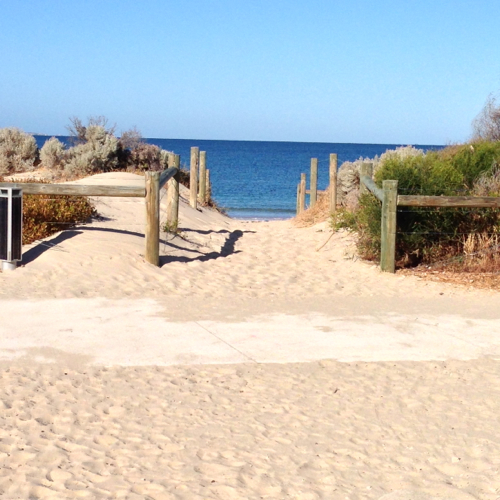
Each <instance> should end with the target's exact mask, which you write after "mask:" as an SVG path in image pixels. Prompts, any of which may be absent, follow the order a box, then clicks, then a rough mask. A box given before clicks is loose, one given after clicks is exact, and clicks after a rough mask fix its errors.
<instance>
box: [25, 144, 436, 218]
mask: <svg viewBox="0 0 500 500" xmlns="http://www.w3.org/2000/svg"><path fill="white" fill-rule="evenodd" d="M35 138H36V140H37V143H38V146H39V147H41V146H42V145H43V143H44V142H45V140H46V139H48V137H47V136H35ZM59 139H60V140H62V141H63V142H67V139H68V138H67V137H59ZM146 141H147V142H149V143H151V144H156V145H157V146H160V147H161V148H163V149H166V150H168V151H173V152H174V153H176V154H179V155H180V156H181V166H182V165H184V166H185V167H186V168H188V169H189V158H190V148H191V147H192V146H197V147H199V148H200V151H206V152H207V168H208V169H210V178H211V182H212V194H213V197H214V199H215V200H216V202H217V204H218V205H219V206H220V207H221V208H223V209H224V210H225V211H226V212H227V214H228V215H229V216H231V217H234V218H239V219H249V220H263V219H264V220H265V219H286V218H290V217H293V216H294V215H295V208H296V198H297V184H298V183H299V181H300V174H301V173H302V172H304V173H306V174H307V178H308V183H309V171H310V164H311V158H318V189H325V188H326V187H327V186H328V176H329V174H328V169H329V158H330V153H337V155H338V165H339V167H340V165H341V164H342V163H343V162H345V161H354V160H357V159H358V158H360V157H362V158H373V157H375V156H377V155H378V156H379V155H381V154H382V153H384V152H385V151H387V150H388V149H394V148H396V147H398V146H402V145H404V146H406V144H345V143H313V142H266V141H212V140H194V139H193V140H192V139H146ZM415 147H418V148H420V149H424V150H429V149H441V148H442V147H443V146H438V145H415Z"/></svg>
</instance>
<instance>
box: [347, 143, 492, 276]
mask: <svg viewBox="0 0 500 500" xmlns="http://www.w3.org/2000/svg"><path fill="white" fill-rule="evenodd" d="M498 150H499V152H500V148H499V149H498ZM496 151H497V150H496V149H495V148H493V147H492V144H491V143H489V144H488V143H484V144H483V143H482V144H479V145H478V147H477V148H476V146H474V149H471V148H470V146H469V145H464V146H460V147H454V148H451V150H443V151H439V152H435V151H430V152H428V153H427V154H425V155H424V154H422V155H414V156H412V155H409V156H405V157H395V156H391V155H389V156H388V157H386V158H385V159H384V161H382V162H381V163H380V165H379V168H378V169H377V171H376V173H375V179H374V180H375V182H376V184H377V185H378V186H379V187H381V186H382V182H383V181H384V180H389V179H395V180H397V181H398V192H400V193H401V194H412V195H429V196H440V195H447V196H454V195H457V194H466V195H467V194H473V193H474V192H475V191H474V190H476V191H477V190H478V189H480V186H482V187H483V189H488V188H491V186H492V185H493V184H491V183H488V182H487V179H491V178H492V176H494V175H496V174H495V172H497V170H496V169H495V168H493V167H492V161H493V162H495V161H498V160H494V158H496V156H495V155H496V154H497V153H496ZM475 154H477V157H475V156H474V155H475ZM492 159H493V160H492ZM499 159H500V157H499ZM493 165H495V163H493ZM499 177H500V176H499ZM475 183H476V184H475ZM497 187H498V185H497ZM380 220H381V203H380V201H379V200H377V199H376V198H375V197H374V196H373V195H371V194H368V195H363V196H361V197H360V199H359V208H358V210H357V211H356V212H355V214H354V217H352V219H348V223H349V224H348V225H349V227H350V228H351V229H354V230H356V231H357V232H358V234H359V239H358V249H359V252H360V254H361V256H362V257H364V258H367V259H377V258H379V256H380ZM499 231H500V218H499V214H498V210H494V209H466V208H430V207H424V208H417V207H399V208H398V218H397V232H398V234H397V239H396V262H397V264H398V265H399V266H406V265H415V264H418V263H420V262H432V261H435V260H436V259H441V258H443V257H448V256H452V255H456V254H458V253H462V252H463V251H464V242H465V238H464V235H467V234H470V233H478V234H486V233H488V234H492V233H498V232H499Z"/></svg>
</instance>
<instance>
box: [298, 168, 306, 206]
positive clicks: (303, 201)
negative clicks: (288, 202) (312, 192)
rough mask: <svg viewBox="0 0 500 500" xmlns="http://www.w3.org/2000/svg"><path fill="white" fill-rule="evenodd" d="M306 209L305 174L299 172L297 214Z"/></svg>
mask: <svg viewBox="0 0 500 500" xmlns="http://www.w3.org/2000/svg"><path fill="white" fill-rule="evenodd" d="M305 209H306V174H300V197H299V214H300V213H301V212H303V211H304V210H305Z"/></svg>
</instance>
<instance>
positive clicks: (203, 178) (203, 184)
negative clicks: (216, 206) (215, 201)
mask: <svg viewBox="0 0 500 500" xmlns="http://www.w3.org/2000/svg"><path fill="white" fill-rule="evenodd" d="M199 198H200V203H205V202H206V201H207V200H206V198H207V152H206V151H200V191H199Z"/></svg>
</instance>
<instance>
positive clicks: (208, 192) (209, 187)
mask: <svg viewBox="0 0 500 500" xmlns="http://www.w3.org/2000/svg"><path fill="white" fill-rule="evenodd" d="M205 176H206V184H205V186H206V187H205V203H207V202H208V200H209V199H210V198H211V196H212V185H211V184H210V170H209V169H208V168H207V169H206V171H205Z"/></svg>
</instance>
